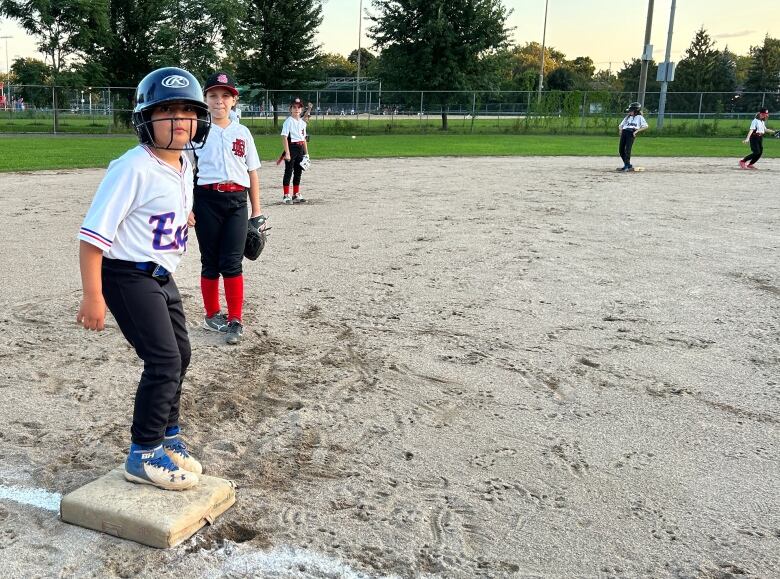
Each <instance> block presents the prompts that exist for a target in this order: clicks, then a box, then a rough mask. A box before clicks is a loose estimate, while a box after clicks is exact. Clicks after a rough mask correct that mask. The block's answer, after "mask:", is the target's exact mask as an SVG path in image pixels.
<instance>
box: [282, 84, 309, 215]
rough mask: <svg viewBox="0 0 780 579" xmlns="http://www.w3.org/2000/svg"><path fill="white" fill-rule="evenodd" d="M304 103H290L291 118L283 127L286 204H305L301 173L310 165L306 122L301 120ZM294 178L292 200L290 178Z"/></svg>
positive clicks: (288, 118)
mask: <svg viewBox="0 0 780 579" xmlns="http://www.w3.org/2000/svg"><path fill="white" fill-rule="evenodd" d="M302 110H303V101H301V99H299V98H298V97H295V98H294V99H293V100H292V102H291V103H290V116H289V117H287V120H285V121H284V125H282V145H283V146H284V177H283V178H282V201H283V202H284V203H286V204H288V205H289V204H291V203H305V202H306V199H304V198H303V195H301V173H303V170H304V167H308V164H309V144H308V143H307V142H306V121H304V120H303V119H302V118H301V112H302ZM291 177H292V184H293V190H292V198H291V197H290V178H291Z"/></svg>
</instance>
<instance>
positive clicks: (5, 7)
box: [0, 0, 108, 128]
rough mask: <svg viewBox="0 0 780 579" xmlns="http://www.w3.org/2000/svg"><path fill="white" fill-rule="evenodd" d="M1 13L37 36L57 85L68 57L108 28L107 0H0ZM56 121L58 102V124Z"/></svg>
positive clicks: (71, 56) (82, 50) (55, 107)
mask: <svg viewBox="0 0 780 579" xmlns="http://www.w3.org/2000/svg"><path fill="white" fill-rule="evenodd" d="M0 15H3V16H6V17H8V18H10V19H12V20H15V21H17V22H18V23H19V24H20V25H21V26H22V28H24V30H25V31H27V32H28V33H29V34H30V35H32V36H34V37H35V38H36V39H37V48H38V50H39V51H40V52H41V53H42V54H44V55H45V56H46V59H47V61H48V64H49V66H50V67H51V78H50V80H51V83H52V84H54V85H56V84H57V80H58V77H59V74H60V71H61V70H63V69H64V68H65V66H66V65H67V62H68V60H69V59H71V58H73V57H77V56H79V55H80V54H83V53H84V51H85V50H86V49H87V47H88V46H89V45H90V42H91V40H92V38H91V37H92V35H93V34H94V33H96V32H97V33H100V32H103V31H105V30H107V28H108V20H107V19H106V15H107V14H106V0H0ZM57 122H58V119H57V103H56V102H55V103H54V126H55V128H56V127H57Z"/></svg>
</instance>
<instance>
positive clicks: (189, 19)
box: [152, 0, 246, 76]
mask: <svg viewBox="0 0 780 579" xmlns="http://www.w3.org/2000/svg"><path fill="white" fill-rule="evenodd" d="M159 5H160V6H161V7H162V8H163V9H162V15H161V16H162V18H161V20H160V21H159V22H158V23H156V27H155V29H154V30H155V32H154V38H153V44H154V47H155V52H154V54H153V55H152V59H153V60H154V61H155V62H156V63H157V64H159V65H161V66H162V65H175V66H180V67H182V68H185V69H187V70H189V71H190V72H192V73H193V74H195V75H196V76H199V75H200V76H205V75H206V74H207V73H208V72H213V71H215V70H216V69H217V68H222V67H221V66H220V59H221V56H220V50H221V48H222V47H223V46H225V45H228V44H229V43H230V42H231V41H232V40H233V39H234V38H235V35H236V32H237V26H238V22H239V21H240V20H241V19H242V18H243V15H244V11H245V9H246V7H245V6H244V4H243V3H242V2H240V0H187V1H183V0H166V2H160V3H159Z"/></svg>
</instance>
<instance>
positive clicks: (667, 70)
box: [656, 0, 677, 131]
mask: <svg viewBox="0 0 780 579" xmlns="http://www.w3.org/2000/svg"><path fill="white" fill-rule="evenodd" d="M676 5H677V0H672V11H671V13H670V14H669V34H668V35H667V36H666V56H664V66H663V68H664V75H663V76H664V77H663V79H662V80H661V97H660V99H659V101H658V123H657V125H656V126H657V127H658V130H659V131H660V130H662V129H663V128H664V109H666V90H667V89H668V87H669V77H670V76H671V74H672V63H671V62H669V58H670V57H671V55H672V31H673V30H674V9H675V7H676Z"/></svg>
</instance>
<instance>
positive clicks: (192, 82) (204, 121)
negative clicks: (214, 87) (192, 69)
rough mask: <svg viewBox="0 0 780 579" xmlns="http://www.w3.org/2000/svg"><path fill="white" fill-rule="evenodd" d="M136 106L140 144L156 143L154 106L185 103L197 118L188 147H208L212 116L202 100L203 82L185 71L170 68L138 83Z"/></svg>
mask: <svg viewBox="0 0 780 579" xmlns="http://www.w3.org/2000/svg"><path fill="white" fill-rule="evenodd" d="M135 103H136V104H135V108H134V109H133V128H135V132H136V134H137V135H138V138H139V139H140V140H141V143H143V144H146V145H153V144H154V138H153V131H154V127H153V125H152V119H151V117H152V110H154V108H155V107H157V106H159V105H161V104H165V103H185V104H189V105H192V107H193V109H194V110H195V112H196V114H197V116H198V120H197V124H198V126H197V129H196V131H195V136H194V137H193V138H192V142H191V147H188V148H201V147H203V145H204V144H205V142H206V137H207V136H208V134H209V129H210V128H211V115H210V114H209V109H208V105H206V102H205V101H204V100H203V91H202V90H201V88H200V83H199V82H198V81H197V79H196V78H195V77H194V76H192V74H190V73H189V72H187V71H186V70H184V69H182V68H176V67H172V66H171V67H166V68H158V69H157V70H154V71H152V72H150V73H149V74H147V75H146V76H145V77H144V78H143V80H142V81H141V82H140V83H138V88H137V89H136V91H135ZM169 145H170V143H169ZM195 145H198V146H197V147H196V146H195ZM165 148H168V147H165Z"/></svg>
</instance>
